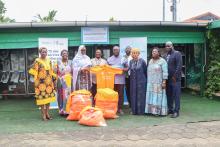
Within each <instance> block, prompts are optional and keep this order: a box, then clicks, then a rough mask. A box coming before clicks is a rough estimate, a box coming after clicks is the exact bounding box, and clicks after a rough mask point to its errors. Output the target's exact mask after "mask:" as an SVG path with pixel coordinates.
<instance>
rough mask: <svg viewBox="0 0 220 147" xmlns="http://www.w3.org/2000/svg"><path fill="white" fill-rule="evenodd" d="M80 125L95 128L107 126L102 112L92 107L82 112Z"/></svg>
mask: <svg viewBox="0 0 220 147" xmlns="http://www.w3.org/2000/svg"><path fill="white" fill-rule="evenodd" d="M79 124H81V125H86V126H94V127H102V126H107V124H106V122H105V119H104V117H103V113H102V110H101V109H99V108H94V107H90V106H88V107H86V108H84V109H83V110H82V111H81V113H80V119H79Z"/></svg>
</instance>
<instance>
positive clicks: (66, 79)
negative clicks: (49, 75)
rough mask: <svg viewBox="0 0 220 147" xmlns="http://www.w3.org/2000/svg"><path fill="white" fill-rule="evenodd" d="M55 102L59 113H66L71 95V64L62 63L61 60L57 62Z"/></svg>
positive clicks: (69, 62)
mask: <svg viewBox="0 0 220 147" xmlns="http://www.w3.org/2000/svg"><path fill="white" fill-rule="evenodd" d="M56 72H57V76H58V79H57V92H58V93H57V102H58V106H59V111H60V113H62V114H65V113H66V103H67V100H68V98H69V95H70V93H71V85H72V84H71V83H72V64H71V61H68V62H67V63H63V62H62V61H61V60H60V61H58V62H57V70H56Z"/></svg>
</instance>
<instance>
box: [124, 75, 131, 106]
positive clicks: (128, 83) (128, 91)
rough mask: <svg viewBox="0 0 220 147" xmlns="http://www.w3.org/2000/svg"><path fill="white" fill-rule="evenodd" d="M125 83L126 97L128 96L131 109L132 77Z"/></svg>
mask: <svg viewBox="0 0 220 147" xmlns="http://www.w3.org/2000/svg"><path fill="white" fill-rule="evenodd" d="M125 82H126V85H125V88H126V95H127V99H128V105H129V107H130V106H131V98H130V76H129V77H127V78H126V79H125Z"/></svg>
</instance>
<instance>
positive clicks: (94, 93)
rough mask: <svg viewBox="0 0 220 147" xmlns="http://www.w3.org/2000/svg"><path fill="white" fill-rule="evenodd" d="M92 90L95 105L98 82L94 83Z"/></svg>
mask: <svg viewBox="0 0 220 147" xmlns="http://www.w3.org/2000/svg"><path fill="white" fill-rule="evenodd" d="M91 92H92V97H93V98H92V103H93V106H94V105H95V95H96V93H97V84H94V83H92V89H91Z"/></svg>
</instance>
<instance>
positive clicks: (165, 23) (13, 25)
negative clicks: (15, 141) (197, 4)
mask: <svg viewBox="0 0 220 147" xmlns="http://www.w3.org/2000/svg"><path fill="white" fill-rule="evenodd" d="M207 24H208V23H198V22H171V21H57V22H48V23H43V22H15V23H1V24H0V28H40V27H68V26H70V27H74V26H79V27H86V26H89V27H92V26H185V27H206V26H207Z"/></svg>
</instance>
